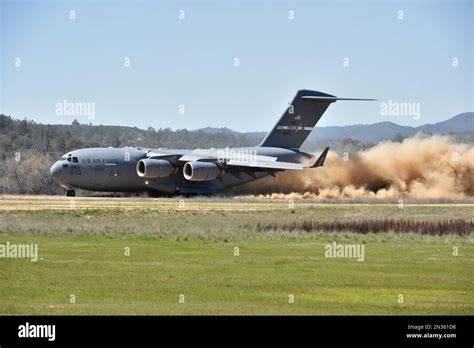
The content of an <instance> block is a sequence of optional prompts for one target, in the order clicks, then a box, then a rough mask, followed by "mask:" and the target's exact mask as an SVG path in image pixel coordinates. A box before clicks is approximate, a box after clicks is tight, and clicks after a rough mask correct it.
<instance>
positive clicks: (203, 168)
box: [183, 162, 221, 181]
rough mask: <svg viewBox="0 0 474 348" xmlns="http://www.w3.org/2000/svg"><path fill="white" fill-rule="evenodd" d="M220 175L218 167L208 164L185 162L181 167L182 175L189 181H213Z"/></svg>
mask: <svg viewBox="0 0 474 348" xmlns="http://www.w3.org/2000/svg"><path fill="white" fill-rule="evenodd" d="M220 174H221V170H220V169H219V167H218V166H217V165H216V164H214V163H210V162H186V164H185V165H184V167H183V175H184V177H185V179H186V180H190V181H209V180H214V179H215V178H217V177H218V176H219V175H220Z"/></svg>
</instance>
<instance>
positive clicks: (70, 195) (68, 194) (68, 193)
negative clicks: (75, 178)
mask: <svg viewBox="0 0 474 348" xmlns="http://www.w3.org/2000/svg"><path fill="white" fill-rule="evenodd" d="M75 195H76V191H74V190H67V191H66V196H68V197H74V196H75Z"/></svg>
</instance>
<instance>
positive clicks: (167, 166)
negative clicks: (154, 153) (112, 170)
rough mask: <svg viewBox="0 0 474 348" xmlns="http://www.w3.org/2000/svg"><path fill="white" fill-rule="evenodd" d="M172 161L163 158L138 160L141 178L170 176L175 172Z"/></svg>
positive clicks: (138, 170) (138, 172)
mask: <svg viewBox="0 0 474 348" xmlns="http://www.w3.org/2000/svg"><path fill="white" fill-rule="evenodd" d="M173 169H174V167H173V165H172V164H171V162H169V161H166V160H162V159H153V158H147V159H141V160H139V161H138V162H137V174H138V176H139V177H141V178H146V179H158V178H164V177H167V176H169V175H170V174H171V173H172V172H173Z"/></svg>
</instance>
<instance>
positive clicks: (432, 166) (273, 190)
mask: <svg viewBox="0 0 474 348" xmlns="http://www.w3.org/2000/svg"><path fill="white" fill-rule="evenodd" d="M234 193H236V194H239V195H250V196H255V197H260V198H274V199H305V198H308V199H334V198H335V199H339V198H342V199H344V198H347V199H359V198H376V199H377V198H380V199H392V198H401V197H410V198H417V199H443V198H445V199H463V198H472V197H473V196H474V148H473V147H472V146H470V145H466V144H456V143H453V142H452V141H451V140H450V138H449V137H447V136H430V137H422V136H415V137H412V138H407V139H405V140H404V141H403V142H401V143H397V142H390V141H388V142H382V143H379V144H378V145H376V146H374V147H372V148H370V149H368V150H366V151H362V152H358V153H348V154H345V155H344V154H341V155H338V154H336V153H334V152H329V154H328V156H327V158H326V162H325V165H324V167H320V168H316V169H305V170H303V171H286V172H280V173H278V174H276V177H271V176H269V177H266V178H263V179H261V180H257V181H255V182H252V183H249V184H246V185H243V186H241V187H239V188H237V189H235V190H234Z"/></svg>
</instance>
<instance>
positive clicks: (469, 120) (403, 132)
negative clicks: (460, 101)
mask: <svg viewBox="0 0 474 348" xmlns="http://www.w3.org/2000/svg"><path fill="white" fill-rule="evenodd" d="M197 131H201V132H208V133H211V134H217V133H226V134H233V135H237V134H239V132H236V131H233V130H231V129H228V128H210V127H208V128H201V129H199V130H197ZM418 132H425V133H431V134H449V133H463V132H474V112H465V113H462V114H459V115H456V116H454V117H452V118H450V119H449V120H446V121H442V122H438V123H435V124H425V125H422V126H419V127H410V126H400V125H398V124H396V123H393V122H378V123H373V124H360V125H353V126H331V127H316V128H315V129H314V130H313V132H312V133H311V135H310V136H309V140H323V139H332V140H335V139H345V138H351V139H354V140H358V141H362V142H371V143H376V142H379V141H381V140H389V139H394V138H396V137H403V138H406V137H410V136H412V135H415V134H416V133H418ZM240 134H245V135H246V136H247V137H249V138H258V139H262V138H263V137H264V136H265V135H266V134H267V133H266V132H248V133H240Z"/></svg>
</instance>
